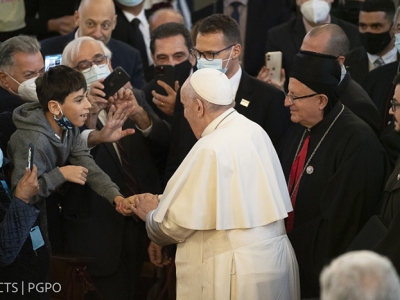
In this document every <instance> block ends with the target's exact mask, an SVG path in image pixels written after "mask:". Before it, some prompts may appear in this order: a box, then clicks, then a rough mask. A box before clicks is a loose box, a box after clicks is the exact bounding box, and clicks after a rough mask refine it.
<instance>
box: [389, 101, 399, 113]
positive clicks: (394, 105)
mask: <svg viewBox="0 0 400 300" xmlns="http://www.w3.org/2000/svg"><path fill="white" fill-rule="evenodd" d="M390 104H391V105H392V112H396V109H397V107H398V106H400V103H399V102H397V101H396V100H395V99H392V100H390Z"/></svg>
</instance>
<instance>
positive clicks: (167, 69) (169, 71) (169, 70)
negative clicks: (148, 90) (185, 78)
mask: <svg viewBox="0 0 400 300" xmlns="http://www.w3.org/2000/svg"><path fill="white" fill-rule="evenodd" d="M154 78H155V80H156V87H155V91H156V92H157V93H158V94H161V95H164V96H167V92H166V91H165V89H164V88H163V87H161V86H160V85H158V84H157V80H161V81H164V82H165V83H166V84H168V85H169V86H170V87H172V88H173V89H174V88H175V69H174V66H171V65H157V66H154Z"/></svg>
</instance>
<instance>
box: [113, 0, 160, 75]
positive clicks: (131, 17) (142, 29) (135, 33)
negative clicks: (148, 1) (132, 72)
mask: <svg viewBox="0 0 400 300" xmlns="http://www.w3.org/2000/svg"><path fill="white" fill-rule="evenodd" d="M114 2H115V12H116V13H117V24H116V25H115V28H114V30H113V32H112V35H111V36H112V37H113V38H114V39H116V40H119V41H122V42H124V43H127V44H129V45H131V46H132V47H134V48H135V49H137V50H139V52H140V56H141V58H142V63H143V69H146V68H147V67H148V66H150V65H151V64H152V63H153V60H152V58H151V55H150V32H149V22H148V17H149V15H150V13H151V11H150V10H145V9H144V8H143V5H144V1H142V2H140V3H139V4H137V5H134V6H128V5H126V4H124V3H125V1H118V0H114Z"/></svg>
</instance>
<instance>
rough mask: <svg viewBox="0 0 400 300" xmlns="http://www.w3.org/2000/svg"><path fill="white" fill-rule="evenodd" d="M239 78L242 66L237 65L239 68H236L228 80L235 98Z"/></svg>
mask: <svg viewBox="0 0 400 300" xmlns="http://www.w3.org/2000/svg"><path fill="white" fill-rule="evenodd" d="M240 78H242V68H241V67H240V66H239V70H237V72H236V73H235V75H233V76H232V77H231V78H229V81H230V82H231V86H232V92H233V96H234V98H235V96H236V93H237V90H238V88H239V83H240Z"/></svg>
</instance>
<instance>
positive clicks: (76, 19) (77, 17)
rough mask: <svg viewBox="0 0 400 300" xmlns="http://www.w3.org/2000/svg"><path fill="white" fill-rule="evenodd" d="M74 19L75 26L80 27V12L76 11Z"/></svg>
mask: <svg viewBox="0 0 400 300" xmlns="http://www.w3.org/2000/svg"><path fill="white" fill-rule="evenodd" d="M74 19H75V26H76V27H79V12H78V10H76V11H75V12H74Z"/></svg>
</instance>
